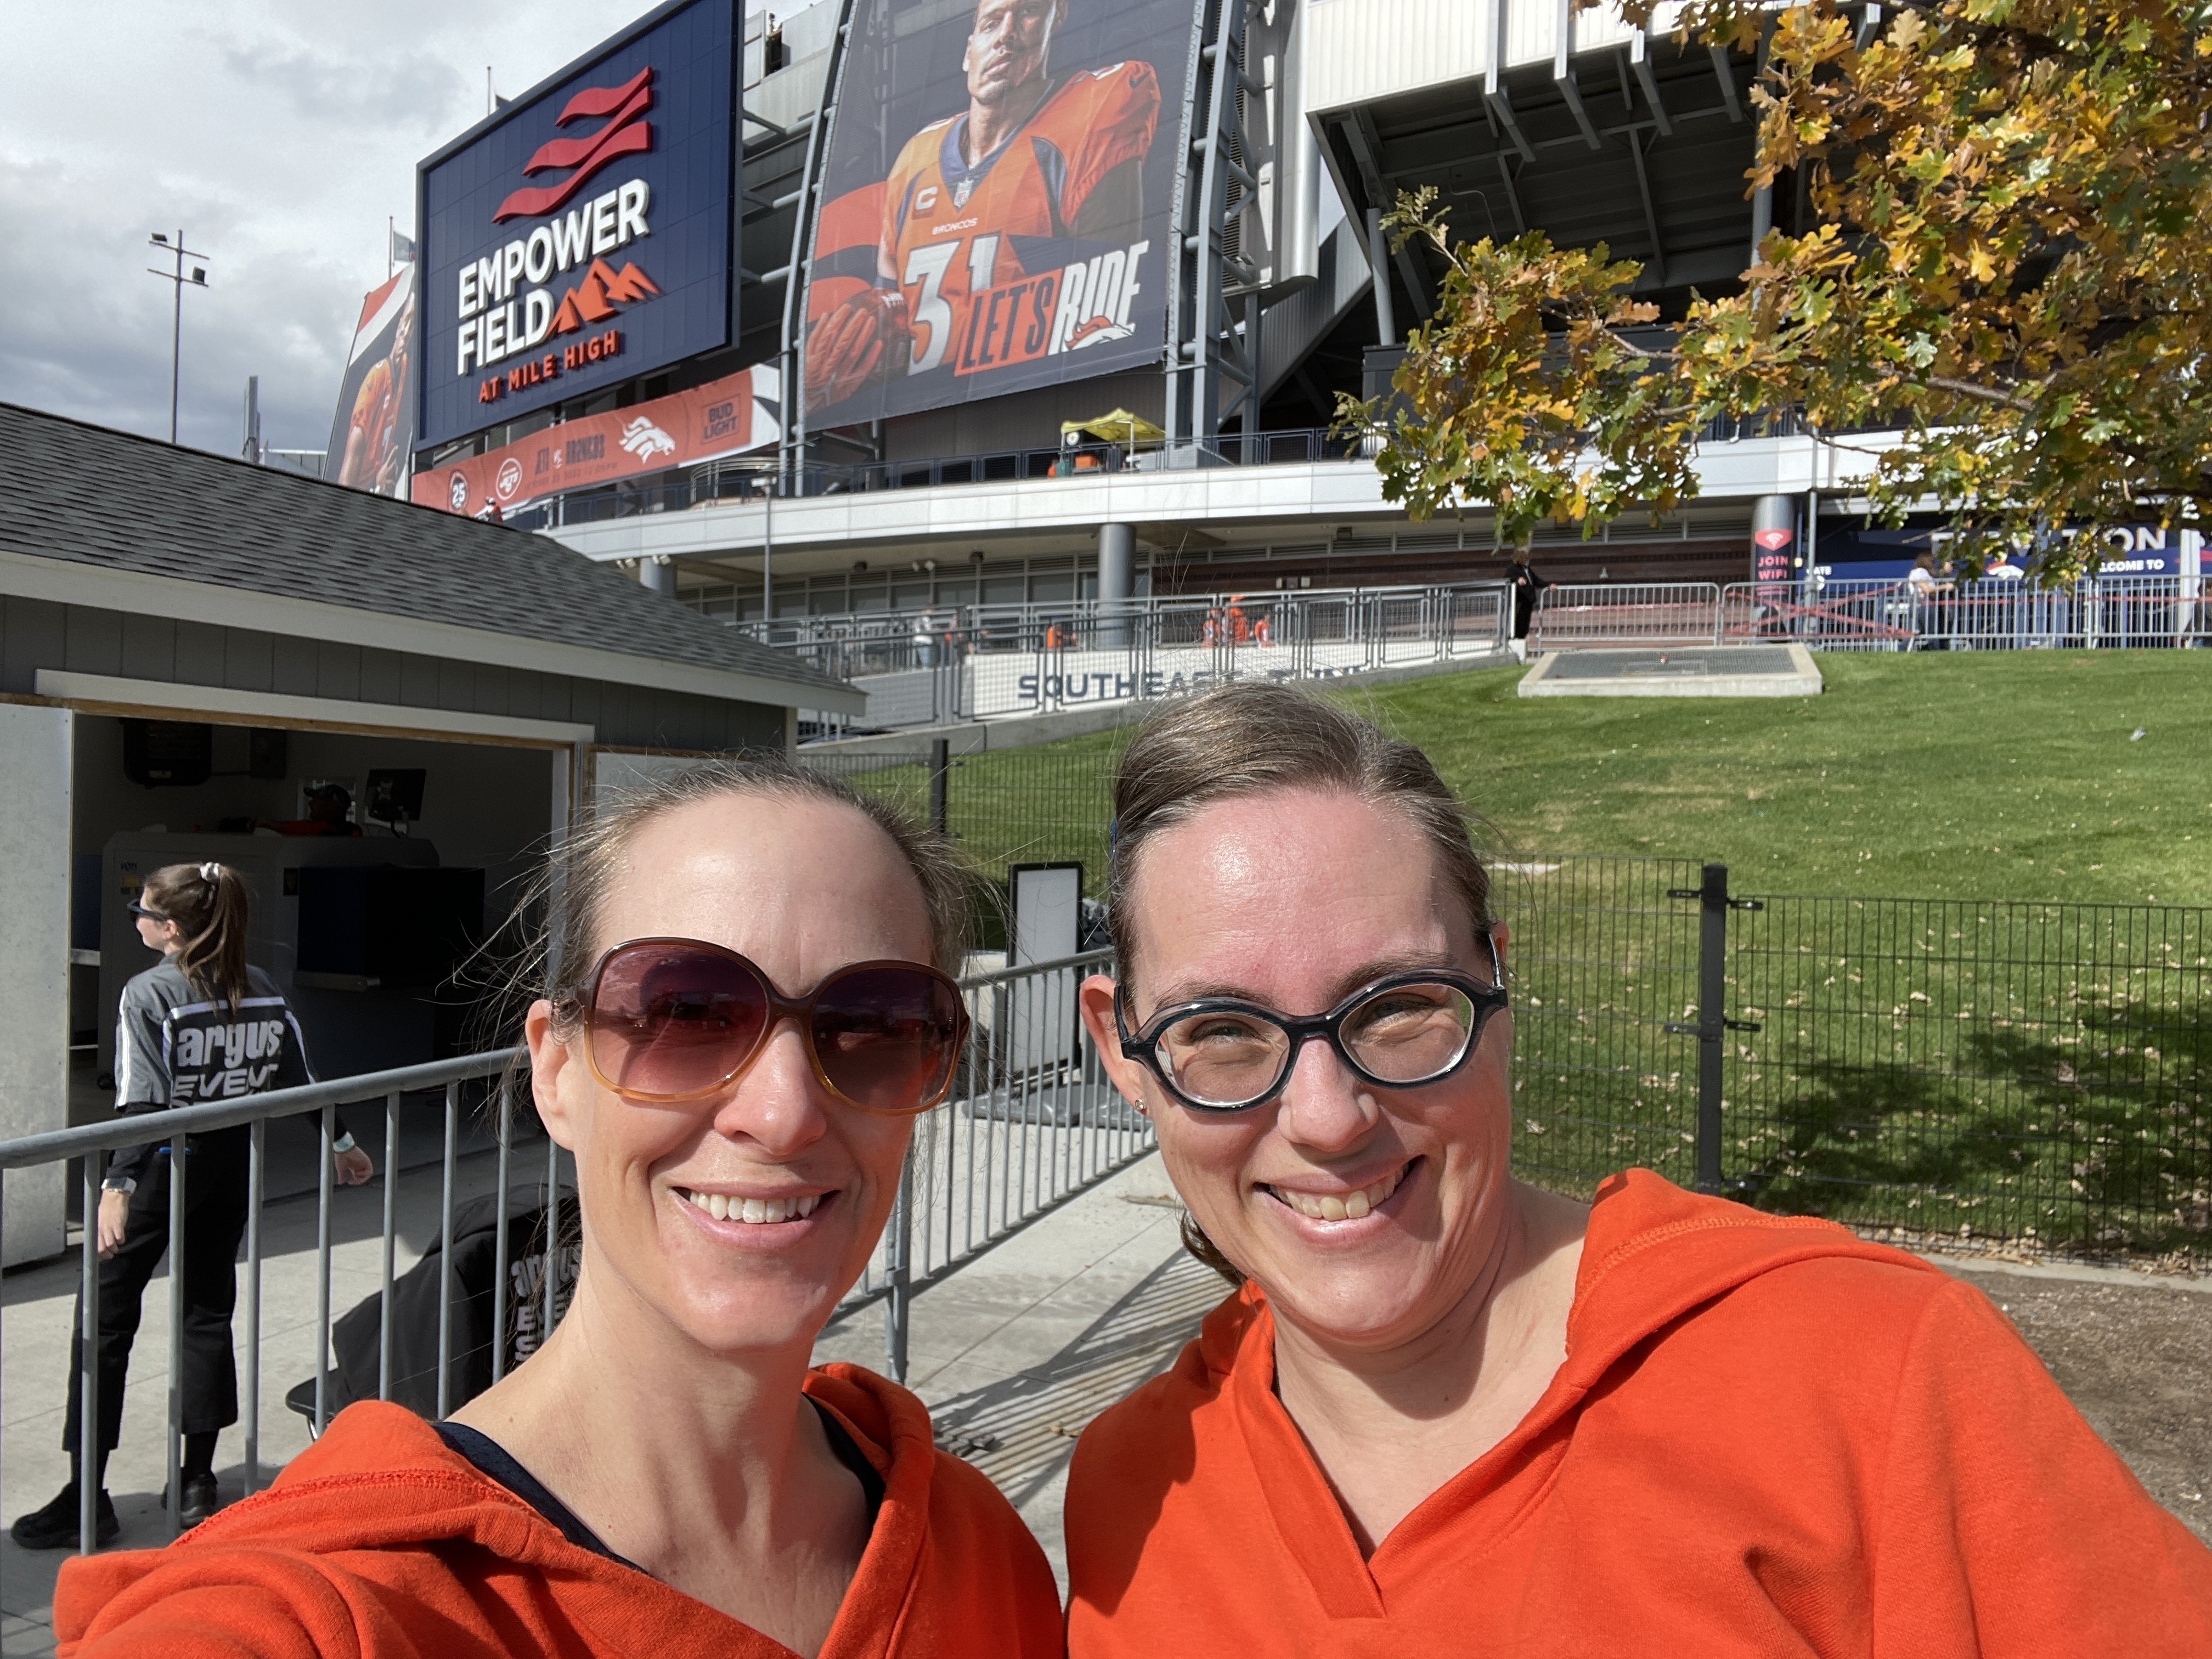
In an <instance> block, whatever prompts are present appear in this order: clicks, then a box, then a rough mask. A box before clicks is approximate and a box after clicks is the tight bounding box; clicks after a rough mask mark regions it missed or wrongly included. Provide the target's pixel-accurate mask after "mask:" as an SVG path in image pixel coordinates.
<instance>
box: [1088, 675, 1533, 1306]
mask: <svg viewBox="0 0 2212 1659" xmlns="http://www.w3.org/2000/svg"><path fill="white" fill-rule="evenodd" d="M1278 789H1303V790H1315V791H1341V792H1342V793H1346V794H1349V795H1352V796H1354V797H1356V798H1357V799H1360V800H1362V801H1364V802H1366V803H1367V804H1368V805H1370V806H1376V807H1382V808H1386V809H1388V810H1389V811H1393V812H1395V813H1397V814H1398V815H1399V816H1400V817H1402V818H1404V819H1405V820H1406V821H1407V823H1410V824H1411V825H1412V826H1413V828H1414V829H1416V830H1418V831H1419V834H1420V836H1421V837H1422V839H1423V840H1424V841H1425V842H1427V843H1428V846H1429V850H1430V852H1431V854H1433V855H1434V857H1435V859H1436V861H1437V872H1438V873H1439V874H1440V875H1442V877H1443V879H1444V882H1445V884H1447V885H1448V886H1449V887H1450V888H1452V889H1453V890H1455V891H1456V892H1457V893H1458V894H1459V895H1460V896H1461V897H1462V899H1463V900H1464V901H1465V902H1466V904H1467V911H1468V920H1469V921H1472V922H1473V923H1474V927H1476V928H1477V929H1478V930H1486V929H1487V928H1489V927H1490V926H1491V922H1492V917H1491V914H1490V875H1489V872H1487V871H1486V870H1485V869H1484V868H1483V867H1482V860H1481V859H1480V858H1479V857H1478V856H1477V855H1476V854H1475V850H1474V843H1473V842H1472V841H1471V840H1470V839H1469V834H1468V832H1469V828H1470V826H1471V825H1472V824H1473V823H1474V822H1475V820H1474V818H1473V817H1470V815H1469V814H1468V810H1467V808H1466V806H1465V805H1462V802H1461V800H1460V799H1459V797H1458V796H1456V795H1455V794H1454V793H1452V792H1451V789H1450V787H1449V786H1448V785H1447V784H1446V783H1445V782H1444V781H1443V779H1442V778H1441V777H1439V776H1438V775H1437V769H1436V767H1435V766H1434V765H1433V764H1431V762H1430V760H1429V757H1427V756H1426V755H1425V754H1423V753H1422V752H1421V751H1420V750H1419V749H1417V748H1415V747H1414V746H1413V744H1410V743H1407V742H1404V741H1402V740H1401V739H1400V738H1393V737H1391V736H1389V734H1387V733H1386V732H1383V731H1382V730H1381V729H1380V728H1378V727H1377V726H1375V725H1374V724H1373V723H1372V722H1371V721H1368V720H1362V719H1360V718H1359V716H1358V715H1357V714H1349V713H1347V712H1346V711H1345V710H1344V709H1342V708H1338V707H1337V706H1336V705H1335V704H1334V703H1328V702H1322V700H1321V699H1320V698H1318V697H1315V696H1309V695H1308V694H1306V693H1305V692H1303V691H1298V690H1292V689H1291V687H1289V686H1285V685H1278V684H1234V685H1225V686H1221V687H1218V688H1217V689H1216V690H1212V691H1207V692H1205V693H1202V694H1201V695H1200V696H1195V697H1192V698H1190V699H1188V701H1182V702H1173V703H1170V704H1169V705H1168V706H1167V707H1166V708H1164V709H1162V710H1161V711H1160V712H1159V713H1158V714H1154V715H1153V716H1152V718H1151V719H1149V720H1146V722H1145V723H1144V724H1143V725H1142V726H1139V727H1138V729H1137V732H1136V735H1135V736H1134V737H1133V738H1131V740H1130V743H1129V746H1128V748H1127V750H1124V751H1123V752H1122V755H1121V764H1120V765H1119V766H1118V767H1117V768H1116V769H1115V775H1114V851H1113V856H1112V858H1111V860H1109V866H1108V867H1109V876H1108V882H1107V890H1106V909H1107V921H1108V925H1109V928H1110V930H1111V932H1112V933H1113V937H1114V945H1115V951H1116V953H1117V955H1118V957H1119V967H1118V971H1119V974H1120V975H1121V984H1122V987H1123V988H1124V991H1125V992H1126V993H1127V995H1128V996H1129V997H1130V999H1131V1000H1132V1001H1133V1000H1134V998H1135V991H1134V986H1135V975H1136V966H1137V962H1138V958H1139V939H1138V937H1137V929H1136V924H1135V920H1134V915H1133V903H1132V898H1131V891H1132V889H1133V886H1134V885H1135V882H1136V877H1137V872H1138V869H1139V865H1140V862H1141V860H1142V859H1143V857H1144V853H1145V848H1146V846H1147V845H1148V844H1149V843H1150V842H1152V839H1153V838H1154V837H1155V836H1158V835H1160V834H1161V833H1163V832H1164V831H1165V830H1169V829H1174V828H1175V827H1176V825H1178V824H1182V823H1189V822H1190V821H1191V820H1192V819H1193V818H1194V817H1197V816H1198V815H1199V814H1200V812H1202V811H1205V810H1206V808H1207V807H1209V806H1212V805H1215V804H1216V803H1217V802H1219V801H1225V800H1234V799H1238V798H1240V797H1243V796H1248V795H1259V794H1265V793H1268V792H1270V791H1273V790H1278ZM1182 1238H1183V1246H1184V1248H1185V1249H1188V1250H1189V1251H1190V1253H1191V1254H1192V1255H1194V1256H1196V1257H1197V1258H1198V1259H1199V1260H1200V1261H1203V1262H1205V1263H1206V1265H1207V1266H1208V1267H1212V1268H1213V1269H1214V1270H1215V1271H1216V1272H1217V1273H1220V1274H1222V1275H1223V1276H1224V1277H1225V1278H1226V1279H1229V1280H1230V1281H1231V1283H1233V1284H1242V1283H1243V1278H1244V1276H1243V1273H1239V1272H1238V1271H1237V1268H1236V1267H1234V1266H1233V1265H1232V1264H1231V1262H1230V1261H1229V1260H1228V1259H1227V1258H1226V1257H1225V1256H1224V1255H1222V1254H1221V1252H1220V1251H1219V1249H1217V1248H1216V1247H1215V1245H1214V1243H1213V1242H1212V1240H1211V1239H1209V1238H1207V1237H1206V1235H1205V1233H1204V1232H1202V1231H1200V1229H1199V1227H1198V1225H1197V1223H1195V1222H1194V1221H1193V1220H1192V1219H1191V1218H1190V1217H1189V1216H1188V1214H1186V1215H1185V1216H1184V1217H1183V1222H1182Z"/></svg>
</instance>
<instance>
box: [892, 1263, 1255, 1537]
mask: <svg viewBox="0 0 2212 1659" xmlns="http://www.w3.org/2000/svg"><path fill="white" fill-rule="evenodd" d="M1228 1290H1229V1287H1228V1286H1227V1285H1225V1284H1224V1283H1223V1282H1222V1281H1221V1279H1219V1278H1218V1276H1216V1275H1215V1273H1213V1271H1212V1269H1211V1268H1209V1267H1205V1266H1204V1265H1202V1264H1201V1263H1200V1262H1199V1261H1196V1260H1194V1258H1192V1257H1190V1256H1188V1255H1184V1254H1182V1253H1181V1252H1177V1253H1176V1255H1174V1256H1173V1257H1172V1258H1170V1260H1168V1261H1164V1262H1162V1263H1161V1264H1160V1265H1159V1266H1158V1267H1156V1268H1154V1269H1153V1270H1152V1272H1151V1273H1148V1274H1146V1277H1145V1279H1143V1281H1142V1282H1141V1283H1139V1284H1138V1285H1135V1286H1134V1287H1133V1289H1131V1290H1130V1291H1128V1292H1127V1294H1126V1295H1124V1296H1123V1297H1121V1300H1119V1301H1118V1302H1116V1303H1115V1304H1114V1305H1113V1306H1112V1307H1111V1308H1109V1309H1108V1310H1106V1311H1105V1312H1104V1313H1103V1314H1101V1315H1100V1316H1098V1317H1097V1319H1096V1320H1095V1321H1093V1322H1092V1323H1091V1326H1090V1328H1088V1329H1086V1330H1085V1332H1084V1333H1083V1334H1082V1335H1080V1336H1079V1337H1077V1338H1076V1339H1075V1340H1074V1341H1073V1342H1071V1343H1069V1344H1068V1345H1067V1346H1066V1347H1065V1348H1062V1349H1061V1350H1060V1352H1058V1353H1056V1354H1054V1356H1053V1357H1052V1358H1050V1359H1048V1360H1047V1361H1045V1362H1044V1363H1043V1364H1041V1365H1034V1366H1031V1367H1030V1369H1029V1370H1024V1371H1018V1372H1016V1373H1015V1374H1014V1375H1013V1376H1009V1377H1006V1378H1005V1379H1003V1380H1002V1381H1000V1382H997V1383H991V1384H989V1385H988V1386H987V1387H985V1388H981V1389H971V1390H969V1392H968V1393H966V1394H960V1395H953V1396H952V1397H951V1399H949V1400H945V1401H942V1402H940V1403H939V1404H937V1405H935V1406H933V1407H931V1408H930V1416H931V1417H932V1419H934V1421H935V1422H936V1425H937V1443H938V1444H939V1445H940V1446H942V1447H944V1448H945V1449H946V1450H948V1451H952V1452H955V1453H957V1454H958V1455H961V1456H963V1457H965V1458H966V1459H967V1460H968V1461H969V1462H971V1463H973V1464H974V1465H975V1467H976V1468H979V1469H981V1471H982V1472H983V1473H984V1474H987V1475H988V1476H989V1477H990V1478H991V1480H992V1482H993V1483H994V1485H996V1486H997V1487H998V1488H999V1490H1000V1492H1004V1493H1005V1494H1006V1497H1007V1498H1008V1500H1009V1501H1010V1502H1012V1504H1013V1505H1014V1507H1015V1508H1016V1509H1019V1508H1021V1507H1022V1506H1023V1505H1024V1504H1028V1503H1029V1502H1030V1500H1031V1499H1032V1498H1036V1496H1037V1495H1038V1494H1039V1493H1041V1492H1043V1491H1044V1489H1045V1488H1046V1487H1047V1486H1050V1485H1051V1484H1052V1481H1053V1480H1054V1478H1055V1477H1056V1476H1057V1475H1058V1474H1060V1471H1061V1469H1062V1468H1065V1467H1066V1462H1067V1460H1068V1457H1069V1455H1071V1454H1072V1453H1073V1451H1074V1449H1075V1437H1076V1436H1078V1435H1079V1434H1080V1433H1082V1432H1083V1430H1084V1428H1085V1425H1087V1424H1089V1423H1090V1421H1091V1419H1092V1418H1094V1417H1096V1416H1097V1415H1098V1413H1100V1412H1102V1411H1103V1410H1104V1409H1105V1408H1106V1407H1109V1406H1110V1405H1112V1404H1114V1402H1115V1401H1118V1400H1120V1399H1121V1397H1122V1396H1123V1395H1127V1393H1129V1391H1130V1390H1131V1389H1134V1388H1136V1387H1137V1386H1138V1385H1139V1383H1143V1382H1145V1381H1146V1379H1148V1378H1150V1377H1152V1376H1154V1375H1156V1374H1157V1373H1158V1372H1159V1371H1161V1370H1164V1369H1165V1368H1166V1366H1167V1365H1168V1364H1170V1362H1171V1361H1172V1360H1173V1359H1174V1358H1175V1357H1176V1353H1177V1352H1180V1351H1181V1349H1182V1345H1183V1344H1184V1343H1186V1342H1188V1341H1189V1340H1191V1339H1192V1338H1193V1337H1194V1336H1196V1335H1197V1334H1198V1328H1199V1325H1200V1322H1202V1321H1203V1320H1204V1319H1205V1317H1206V1315H1207V1314H1208V1313H1209V1312H1211V1311H1212V1310H1213V1308H1214V1307H1215V1306H1216V1305H1217V1304H1218V1303H1219V1302H1220V1301H1221V1299H1222V1297H1225V1295H1227V1294H1228Z"/></svg>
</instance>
